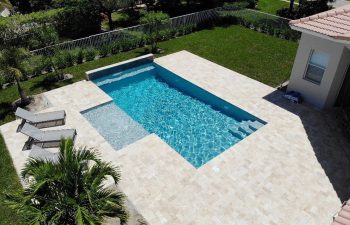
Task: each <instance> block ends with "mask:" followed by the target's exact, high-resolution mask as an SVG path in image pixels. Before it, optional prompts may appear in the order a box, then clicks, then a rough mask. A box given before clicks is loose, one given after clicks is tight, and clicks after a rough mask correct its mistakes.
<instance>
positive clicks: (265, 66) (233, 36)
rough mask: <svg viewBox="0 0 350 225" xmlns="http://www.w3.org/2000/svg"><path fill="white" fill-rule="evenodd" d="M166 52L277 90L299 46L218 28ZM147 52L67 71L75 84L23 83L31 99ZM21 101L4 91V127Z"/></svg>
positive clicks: (0, 105) (165, 45)
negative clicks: (186, 54) (190, 56)
mask: <svg viewBox="0 0 350 225" xmlns="http://www.w3.org/2000/svg"><path fill="white" fill-rule="evenodd" d="M159 47H161V48H162V49H164V50H165V53H164V54H160V55H157V57H159V56H162V55H165V54H170V53H173V52H177V51H180V50H188V51H190V52H192V53H194V54H197V55H199V56H201V57H204V58H206V59H208V60H211V61H213V62H215V63H217V64H220V65H222V66H224V67H227V68H229V69H232V70H234V71H236V72H239V73H242V74H244V75H246V76H249V77H251V78H253V79H255V80H258V81H260V82H262V83H265V84H267V85H270V86H277V85H279V84H280V83H282V82H284V81H286V80H287V79H288V78H289V75H290V71H291V68H292V65H293V61H294V57H295V53H296V49H297V43H296V42H291V41H287V40H282V39H279V38H275V37H271V36H268V35H265V34H261V33H258V32H256V31H252V30H249V29H247V28H243V27H241V26H230V27H226V28H224V27H217V28H214V29H211V30H203V31H199V32H196V33H192V34H189V35H186V36H183V37H180V38H176V39H173V40H169V41H165V42H161V43H159ZM143 54H145V53H144V49H135V50H132V51H129V52H123V53H120V54H117V55H114V56H110V57H107V58H102V59H99V60H95V61H91V62H87V63H84V64H80V65H77V66H73V67H70V68H67V69H65V73H70V74H73V75H74V78H73V80H72V81H66V82H58V83H49V82H47V81H46V79H45V78H46V76H45V75H42V76H38V77H35V78H33V79H30V80H28V81H25V82H22V86H23V88H24V89H25V92H26V93H27V94H28V95H34V94H39V93H41V92H45V91H48V90H51V89H54V88H58V87H62V86H64V85H67V84H70V83H72V82H76V81H79V80H83V79H85V71H88V70H91V69H95V68H98V67H101V66H106V65H109V64H112V63H116V62H120V61H123V60H127V59H130V58H134V57H137V56H140V55H143ZM16 99H18V93H17V89H16V86H12V87H10V88H7V89H5V90H1V91H0V125H1V124H4V123H7V122H10V121H12V120H14V115H13V113H12V109H11V103H12V102H13V101H15V100H16Z"/></svg>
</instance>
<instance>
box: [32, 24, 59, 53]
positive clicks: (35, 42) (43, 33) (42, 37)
mask: <svg viewBox="0 0 350 225" xmlns="http://www.w3.org/2000/svg"><path fill="white" fill-rule="evenodd" d="M57 43H58V33H57V31H56V29H55V28H54V27H53V26H49V25H44V26H42V27H36V28H33V29H31V30H30V31H29V39H28V44H26V45H27V46H28V48H29V49H30V50H33V49H38V48H43V47H46V46H49V45H54V44H57Z"/></svg>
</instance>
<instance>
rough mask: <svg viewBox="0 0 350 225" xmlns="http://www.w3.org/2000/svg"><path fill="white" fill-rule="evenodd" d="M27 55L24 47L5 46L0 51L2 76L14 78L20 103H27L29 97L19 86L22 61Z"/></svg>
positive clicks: (21, 74)
mask: <svg viewBox="0 0 350 225" xmlns="http://www.w3.org/2000/svg"><path fill="white" fill-rule="evenodd" d="M28 57H29V53H28V51H27V50H25V49H24V48H14V47H11V48H7V49H4V50H2V51H1V52H0V70H2V71H3V72H2V73H0V74H3V76H9V77H10V78H11V79H13V80H15V82H16V84H17V89H18V93H19V95H20V97H21V102H20V103H21V105H26V104H28V103H29V98H28V97H27V96H26V94H25V93H24V90H23V88H22V86H21V78H22V76H23V73H22V68H23V62H24V61H25V60H26V59H27V58H28Z"/></svg>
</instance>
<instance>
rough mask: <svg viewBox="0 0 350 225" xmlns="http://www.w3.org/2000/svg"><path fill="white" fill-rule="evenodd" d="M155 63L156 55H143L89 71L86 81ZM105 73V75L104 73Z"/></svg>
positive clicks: (86, 74) (86, 73)
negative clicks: (117, 71) (118, 70)
mask: <svg viewBox="0 0 350 225" xmlns="http://www.w3.org/2000/svg"><path fill="white" fill-rule="evenodd" d="M153 61H154V55H153V54H147V55H143V56H140V57H136V58H133V59H129V60H125V61H122V62H119V63H114V64H111V65H108V66H104V67H100V68H97V69H93V70H89V71H87V72H85V76H86V80H94V79H97V78H99V77H102V76H105V75H106V74H108V73H109V71H111V70H116V69H120V70H126V69H129V68H131V67H134V66H137V65H139V64H144V63H150V62H153ZM102 72H105V73H102Z"/></svg>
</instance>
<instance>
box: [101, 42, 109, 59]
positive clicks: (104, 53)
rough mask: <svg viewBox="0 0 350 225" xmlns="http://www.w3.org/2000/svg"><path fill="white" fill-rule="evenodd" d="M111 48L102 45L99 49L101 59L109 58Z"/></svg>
mask: <svg viewBox="0 0 350 225" xmlns="http://www.w3.org/2000/svg"><path fill="white" fill-rule="evenodd" d="M110 50H111V49H110V47H109V46H108V45H102V46H100V47H99V49H98V51H99V55H100V57H102V58H103V57H106V56H108V54H109V53H110Z"/></svg>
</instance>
